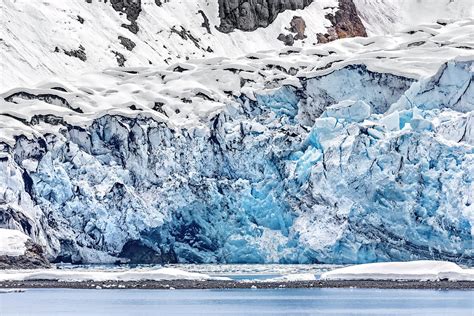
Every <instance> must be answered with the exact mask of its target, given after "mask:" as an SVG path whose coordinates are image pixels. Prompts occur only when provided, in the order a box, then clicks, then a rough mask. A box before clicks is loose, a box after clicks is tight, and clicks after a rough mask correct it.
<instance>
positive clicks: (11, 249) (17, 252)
mask: <svg viewBox="0 0 474 316" xmlns="http://www.w3.org/2000/svg"><path fill="white" fill-rule="evenodd" d="M28 239H29V237H28V236H26V235H25V234H23V233H22V232H20V231H18V230H12V229H4V228H0V256H15V257H16V256H21V255H24V254H25V251H26V246H25V243H26V241H27V240H28Z"/></svg>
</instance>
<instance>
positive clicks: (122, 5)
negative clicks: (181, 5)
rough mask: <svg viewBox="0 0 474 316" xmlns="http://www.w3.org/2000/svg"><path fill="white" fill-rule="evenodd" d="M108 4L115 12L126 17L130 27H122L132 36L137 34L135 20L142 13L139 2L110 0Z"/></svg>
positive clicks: (133, 0)
mask: <svg viewBox="0 0 474 316" xmlns="http://www.w3.org/2000/svg"><path fill="white" fill-rule="evenodd" d="M110 3H111V4H112V7H113V8H114V10H115V11H117V12H123V13H125V14H126V15H127V20H129V21H130V25H127V24H122V27H124V28H127V29H128V30H129V31H130V32H132V33H134V34H137V33H138V25H137V19H138V16H139V15H140V12H141V11H142V8H141V0H110ZM157 4H158V3H157Z"/></svg>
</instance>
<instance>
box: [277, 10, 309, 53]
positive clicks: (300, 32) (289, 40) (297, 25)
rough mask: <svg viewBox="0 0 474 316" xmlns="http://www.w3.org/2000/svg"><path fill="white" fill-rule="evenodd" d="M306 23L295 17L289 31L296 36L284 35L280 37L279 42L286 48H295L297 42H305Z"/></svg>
mask: <svg viewBox="0 0 474 316" xmlns="http://www.w3.org/2000/svg"><path fill="white" fill-rule="evenodd" d="M305 30H306V22H305V21H304V19H303V18H302V17H300V16H294V17H293V19H292V20H291V22H290V27H289V28H288V31H290V32H291V33H294V34H286V35H285V34H283V33H281V34H280V35H278V40H280V41H282V42H283V43H285V45H286V46H293V44H294V42H295V41H297V40H304V39H305V38H306V37H307V36H306V35H305Z"/></svg>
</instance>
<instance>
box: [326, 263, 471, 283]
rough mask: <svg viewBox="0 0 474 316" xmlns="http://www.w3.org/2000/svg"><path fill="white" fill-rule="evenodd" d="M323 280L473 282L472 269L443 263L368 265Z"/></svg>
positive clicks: (355, 267) (332, 273)
mask: <svg viewBox="0 0 474 316" xmlns="http://www.w3.org/2000/svg"><path fill="white" fill-rule="evenodd" d="M321 278H322V279H324V280H394V281H397V280H421V281H428V280H429V281H439V280H450V281H461V280H462V281H474V269H463V268H461V267H460V266H458V265H457V264H455V263H452V262H443V261H428V260H421V261H412V262H383V263H368V264H361V265H357V266H350V267H346V268H340V269H335V270H332V271H329V272H325V273H323V274H322V275H321Z"/></svg>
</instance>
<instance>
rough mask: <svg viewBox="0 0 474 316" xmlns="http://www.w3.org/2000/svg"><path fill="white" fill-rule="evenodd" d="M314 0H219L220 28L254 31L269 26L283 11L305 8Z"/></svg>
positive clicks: (222, 30)
mask: <svg viewBox="0 0 474 316" xmlns="http://www.w3.org/2000/svg"><path fill="white" fill-rule="evenodd" d="M312 2H313V0H249V1H246V0H219V17H220V18H221V24H220V26H219V27H218V30H219V31H221V32H223V33H229V32H232V31H233V30H234V29H239V30H243V31H254V30H256V29H257V28H259V27H267V26H268V25H269V24H270V23H272V22H273V21H274V20H275V18H276V17H277V16H278V14H280V13H281V12H283V11H286V10H297V9H304V8H305V7H307V6H308V5H309V4H311V3H312Z"/></svg>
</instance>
